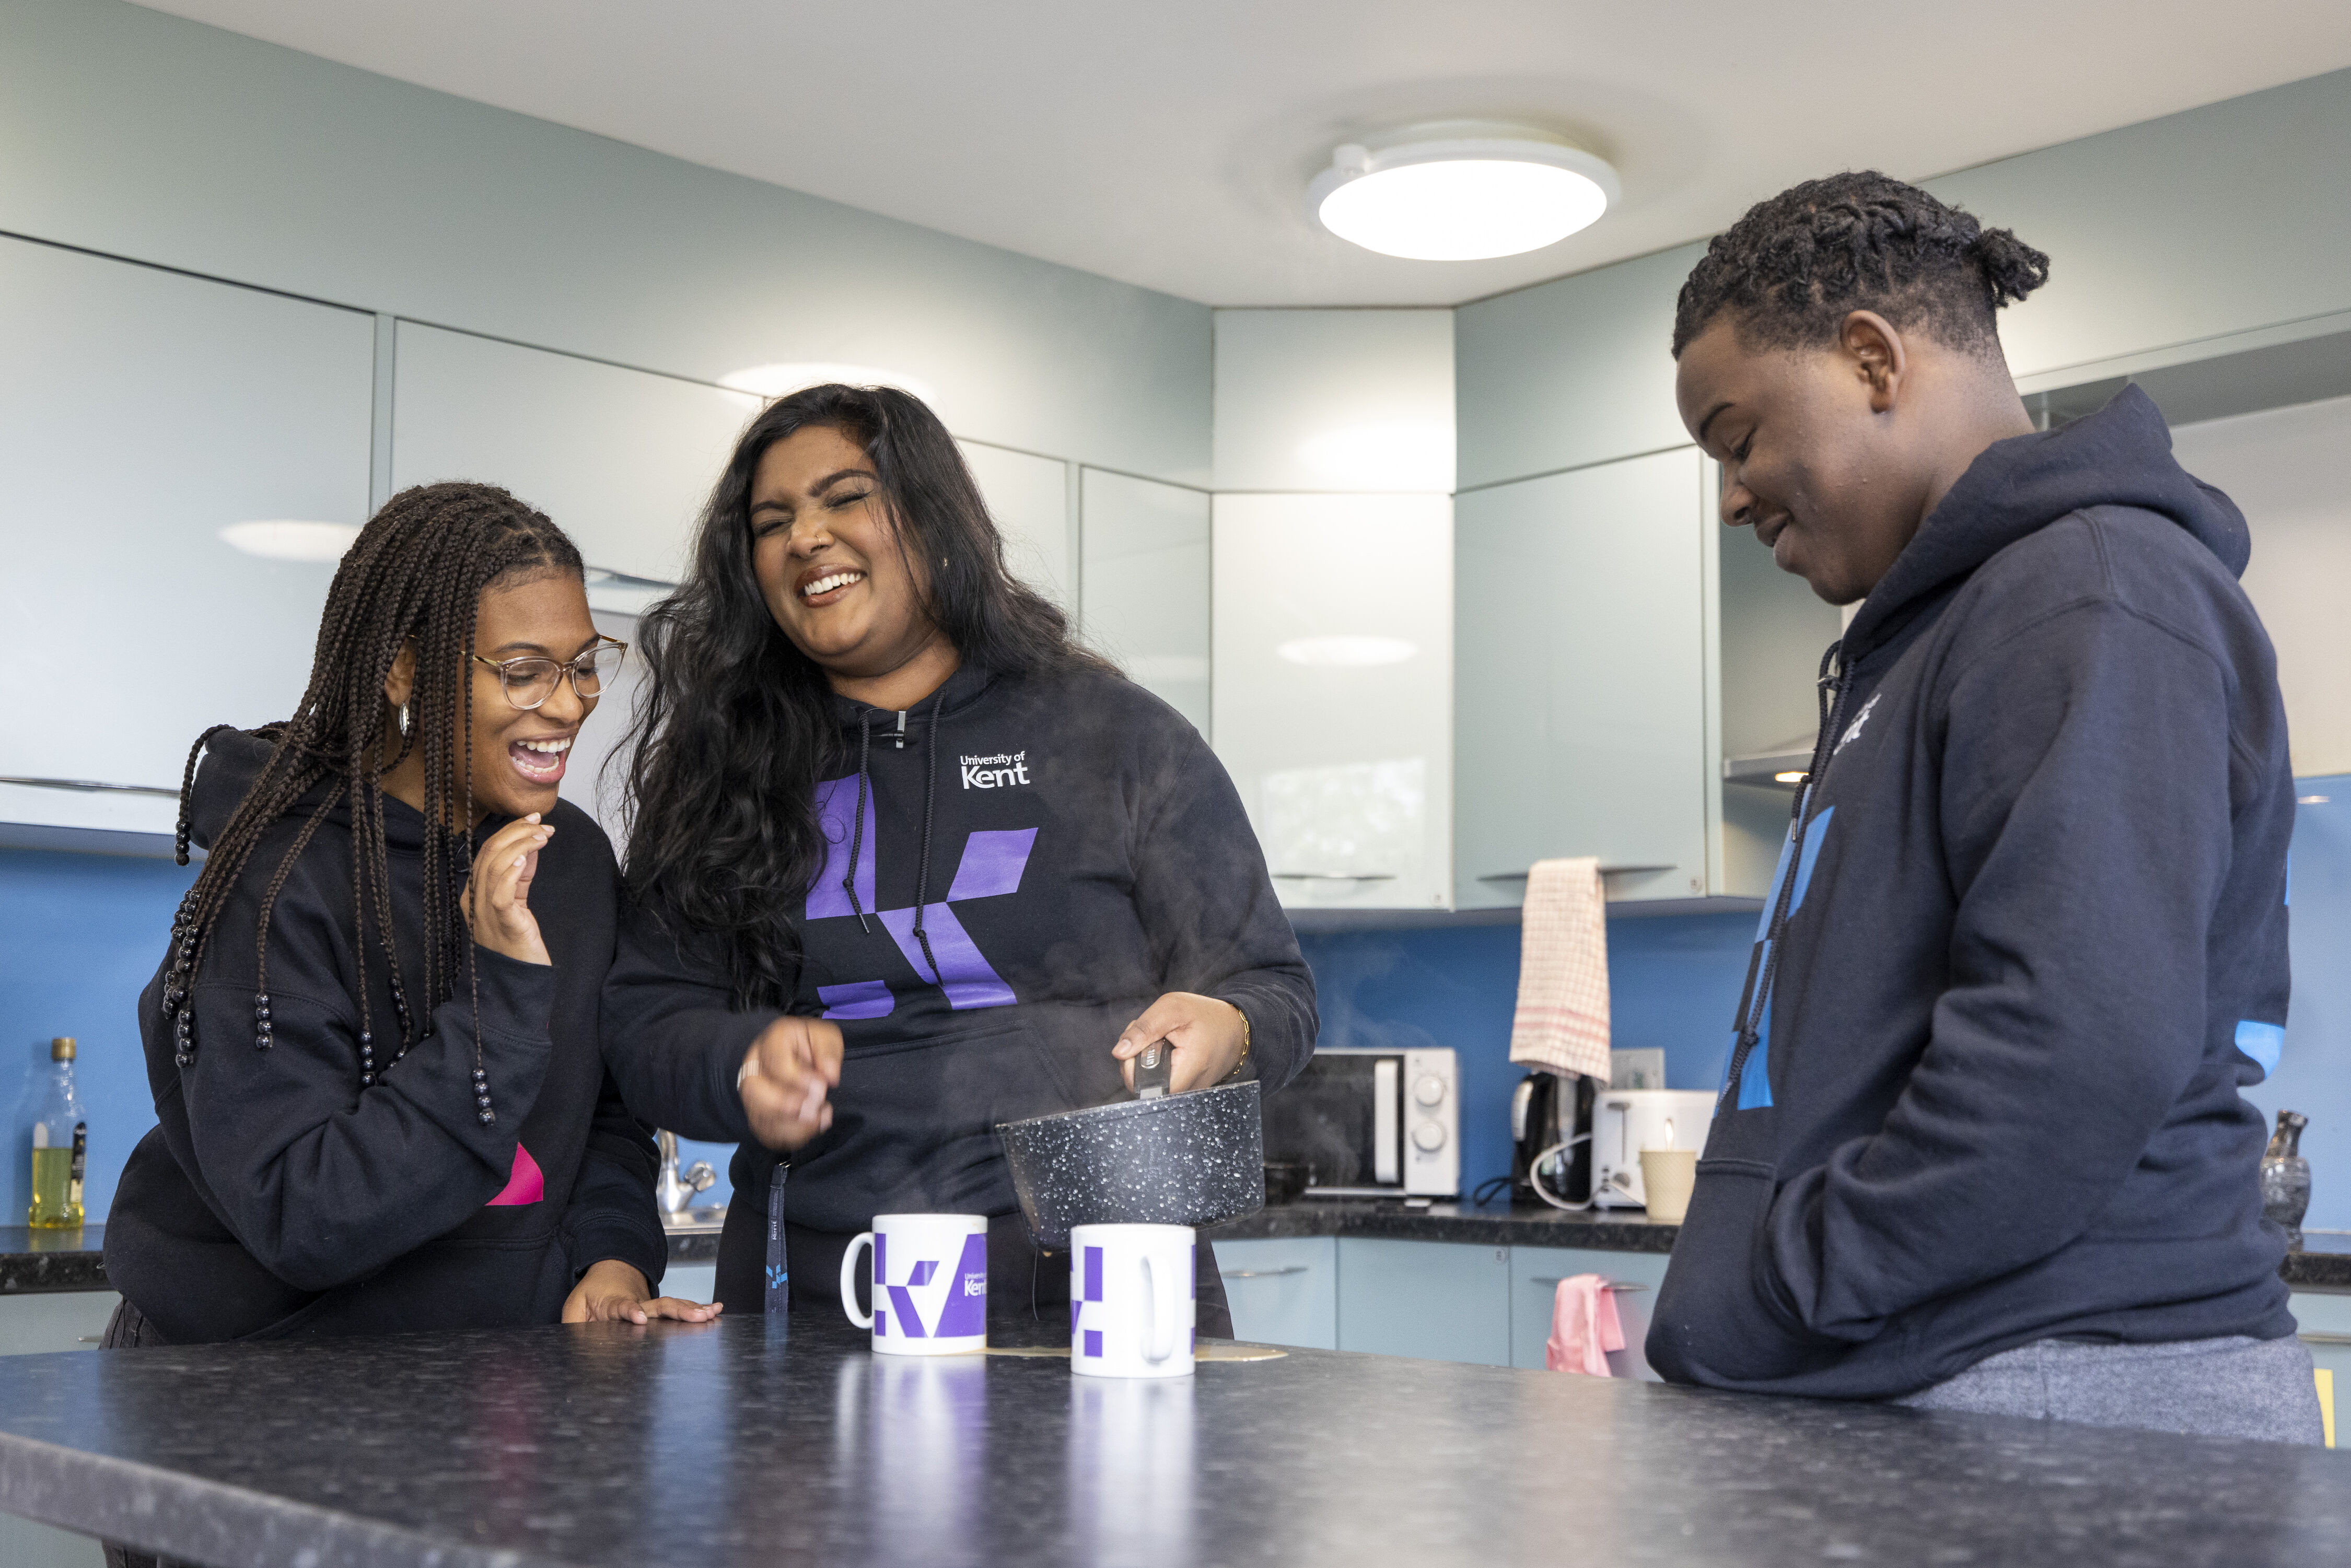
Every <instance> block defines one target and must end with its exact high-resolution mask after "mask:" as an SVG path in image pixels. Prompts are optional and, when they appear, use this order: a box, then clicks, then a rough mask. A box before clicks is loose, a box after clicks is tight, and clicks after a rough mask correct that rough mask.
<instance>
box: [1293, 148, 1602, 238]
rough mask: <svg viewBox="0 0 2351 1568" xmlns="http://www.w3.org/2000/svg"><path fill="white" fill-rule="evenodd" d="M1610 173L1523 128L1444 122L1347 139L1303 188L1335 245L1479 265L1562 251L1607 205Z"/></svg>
mask: <svg viewBox="0 0 2351 1568" xmlns="http://www.w3.org/2000/svg"><path fill="white" fill-rule="evenodd" d="M1621 194H1622V189H1621V187H1620V186H1619V185H1618V184H1617V181H1616V171H1615V170H1614V168H1612V167H1610V166H1609V164H1608V162H1606V161H1605V160H1604V159H1601V158H1596V157H1594V156H1593V154H1591V153H1589V152H1585V151H1584V150H1583V148H1581V147H1577V146H1574V145H1573V144H1572V143H1570V142H1569V141H1567V140H1566V139H1565V138H1563V137H1559V136H1553V135H1552V134H1551V133H1550V132H1549V131H1533V130H1530V129H1528V128H1527V127H1525V126H1523V125H1500V124H1496V123H1494V122H1493V121H1490V120H1441V121H1438V122H1437V123H1435V124H1430V125H1416V126H1411V127H1408V128H1406V129H1405V130H1403V131H1393V132H1390V133H1388V134H1387V135H1384V136H1381V137H1375V138H1367V139H1365V140H1364V141H1351V142H1348V143H1347V144H1346V145H1345V146H1343V147H1341V148H1339V149H1338V150H1337V151H1336V152H1332V155H1331V166H1330V167H1329V168H1328V169H1325V170H1323V171H1322V172H1321V173H1320V174H1317V175H1316V176H1315V177H1314V183H1312V184H1311V185H1309V186H1308V187H1307V190H1306V204H1307V209H1308V210H1309V211H1310V212H1311V213H1312V214H1314V216H1315V217H1316V218H1318V219H1319V220H1321V222H1322V226H1323V227H1324V228H1327V229H1329V230H1330V231H1331V232H1332V234H1334V235H1338V236H1339V237H1340V238H1341V239H1343V240H1350V241H1352V242H1353V243H1354V244H1356V245H1359V246H1363V247H1364V249H1365V250H1375V251H1377V252H1379V253H1380V254H1381V255H1382V256H1403V257H1405V258H1406V259H1407V260H1411V261H1479V260H1483V259H1485V258H1486V257H1489V256H1517V255H1520V253H1521V252H1525V251H1530V250H1541V248H1542V247H1543V246H1547V245H1557V244H1558V243H1559V242H1560V241H1561V240H1563V239H1565V238H1566V237H1567V236H1568V235H1572V234H1574V233H1575V232H1576V231H1577V230H1579V229H1584V228H1589V227H1591V226H1592V225H1593V224H1594V223H1596V222H1598V221H1599V218H1600V215H1601V214H1603V213H1605V212H1606V211H1607V210H1608V209H1609V207H1610V206H1612V205H1613V204H1614V203H1615V201H1616V199H1617V198H1618V196H1619V195H1621Z"/></svg>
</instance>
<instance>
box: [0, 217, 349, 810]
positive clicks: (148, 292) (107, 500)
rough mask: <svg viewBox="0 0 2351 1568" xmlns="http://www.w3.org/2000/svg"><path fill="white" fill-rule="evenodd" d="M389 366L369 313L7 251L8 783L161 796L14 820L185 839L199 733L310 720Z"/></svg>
mask: <svg viewBox="0 0 2351 1568" xmlns="http://www.w3.org/2000/svg"><path fill="white" fill-rule="evenodd" d="M374 357H375V329H374V323H373V320H372V319H371V318H369V317H367V316H364V315H360V314H358V313H356V312H353V311H349V310H339V309H335V308H330V307H328V306H322V305H312V304H307V303H304V302H301V301H298V300H293V299H287V298H282V297H280V296H277V295H273V294H266V293H262V292H259V291H257V290H254V289H248V288H237V287H231V286H228V285H225V284H218V283H210V282H205V281H204V280H202V279H198V278H193V277H183V276H181V275H178V274H175V273H169V272H162V271H158V270H156V269H154V268H152V267H138V266H134V265H131V264H130V263H126V262H119V261H109V260H103V259H100V258H98V257H95V256H85V255H81V254H78V253H76V252H73V251H66V250H58V249H55V248H52V247H50V246H40V245H34V244H30V243H27V242H24V241H19V240H13V239H0V363H5V366H6V373H5V375H0V549H5V552H6V561H7V565H6V568H5V571H0V667H5V670H6V672H7V674H6V692H7V698H6V709H5V713H6V717H5V723H0V775H7V776H12V777H32V778H42V779H81V780H90V781H96V782H102V783H109V784H129V785H139V786H144V787H147V788H148V789H152V790H154V791H157V792H156V793H152V794H143V795H141V794H125V793H122V792H120V791H107V792H89V791H73V790H63V789H40V788H27V787H25V786H21V785H5V784H0V821H8V822H13V823H21V824H34V825H37V826H42V827H48V828H63V829H96V830H101V831H107V830H111V831H130V832H146V833H168V832H170V831H172V821H173V819H174V816H175V815H176V807H175V804H174V802H173V800H172V798H171V792H172V791H174V790H176V789H177V788H178V786H179V782H180V773H181V768H182V767H183V763H184V761H185V758H186V756H187V751H188V747H189V745H190V744H191V743H192V742H193V740H194V739H195V737H196V736H197V735H198V734H199V733H201V732H202V731H203V730H204V728H206V727H209V726H211V725H214V724H236V725H241V726H246V727H251V726H254V725H258V724H262V723H266V722H267V721H269V720H271V719H278V718H284V717H286V716H287V715H288V714H289V713H291V712H292V711H293V709H294V706H295V705H296V703H297V702H298V701H299V700H300V697H301V695H302V689H303V687H304V685H306V684H307V682H308V675H309V670H310V655H311V651H312V644H313V643H315V641H316V639H317V636H318V627H319V610H320V608H321V606H322V605H323V604H324V602H325V600H326V592H327V586H328V584H329V581H331V580H332V579H333V576H334V570H335V561H336V559H337V557H338V556H339V555H340V553H341V546H342V544H343V543H344V542H346V541H347V539H348V538H349V533H350V531H353V530H356V529H357V528H358V526H359V525H360V524H361V523H363V522H364V521H366V518H367V505H368V459H369V434H370V422H371V407H372V387H373V371H374ZM246 523H265V524H266V523H298V524H313V525H316V524H325V525H330V526H329V527H328V528H248V529H238V528H236V525H239V524H246ZM224 530H234V531H231V532H227V533H225V532H224Z"/></svg>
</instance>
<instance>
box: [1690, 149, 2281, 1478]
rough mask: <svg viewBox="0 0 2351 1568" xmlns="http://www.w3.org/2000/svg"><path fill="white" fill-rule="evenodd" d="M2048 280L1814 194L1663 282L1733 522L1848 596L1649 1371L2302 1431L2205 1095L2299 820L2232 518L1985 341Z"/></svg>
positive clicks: (1973, 230)
mask: <svg viewBox="0 0 2351 1568" xmlns="http://www.w3.org/2000/svg"><path fill="white" fill-rule="evenodd" d="M2048 267H2049V263H2048V258H2047V257H2046V256H2043V255H2042V254H2041V253H2040V252H2038V251H2036V250H2033V249H2032V248H2031V247H2030V246H2025V245H2023V244H2022V242H2020V241H2019V240H2018V239H2017V238H2016V237H2015V236H2014V235H2011V234H2009V233H2007V232H2006V231H2004V230H1985V229H1982V228H1981V227H1980V225H1978V224H1977V223H1976V221H1975V220H1974V219H1973V218H1970V217H1969V216H1968V215H1967V214H1964V213H1960V212H1957V211H1955V210H1953V209H1951V208H1949V207H1947V206H1945V205H1943V204H1941V203H1940V202H1938V201H1937V200H1935V198H1933V197H1932V196H1929V195H1928V194H1927V193H1925V192H1923V191H1919V190H1917V189H1914V188H1913V187H1910V186H1907V185H1904V184H1901V183H1896V182H1895V181H1892V180H1889V179H1886V177H1885V176H1883V175H1880V174H1844V175H1838V176H1836V177H1834V178H1833V179H1828V180H1821V181H1815V182H1812V183H1807V184H1803V185H1799V186H1797V187H1795V188H1794V189H1792V190H1790V191H1787V192H1785V193H1782V194H1781V195H1778V196H1775V197H1773V198H1772V199H1771V200H1770V201H1768V202H1765V203H1763V204H1761V205H1759V206H1757V207H1755V208H1754V209H1753V210H1752V211H1750V213H1748V214H1747V215H1746V216H1745V217H1744V218H1742V219H1741V220H1740V222H1739V224H1738V225H1736V226H1734V227H1733V228H1732V229H1730V230H1729V232H1728V233H1727V234H1725V235H1722V236H1721V237H1720V238H1719V239H1717V240H1716V241H1715V242H1714V244H1713V245H1712V246H1710V247H1709V248H1708V252H1707V255H1706V257H1705V259H1704V260H1703V261H1701V262H1700V263H1699V264H1698V267H1697V268H1696V269H1695V270H1694V271H1693V272H1692V273H1691V274H1690V277H1689V280H1688V282H1687V284H1686V285H1685V286H1684V287H1683V289H1682V294H1681V300H1680V306H1679V308H1678V310H1677V316H1676V320H1675V324H1674V354H1675V357H1676V359H1677V361H1679V365H1680V370H1679V380H1678V383H1677V396H1678V399H1679V402H1680V406H1681V413H1682V417H1683V419H1684V421H1685V422H1686V423H1687V425H1688V427H1689V429H1690V432H1691V434H1692V435H1693V436H1695V437H1696V438H1697V440H1698V443H1699V444H1700V445H1701V446H1703V447H1704V448H1705V449H1706V451H1707V452H1708V454H1710V455H1713V456H1714V457H1716V458H1717V459H1718V460H1719V461H1720V462H1721V464H1722V465H1723V495H1722V515H1723V519H1724V521H1725V522H1727V523H1729V524H1730V525H1732V526H1734V527H1737V526H1748V527H1752V528H1754V530H1755V535H1756V538H1757V540H1758V542H1759V543H1761V545H1763V546H1764V547H1765V548H1767V549H1770V550H1771V552H1772V555H1773V557H1774V559H1776V560H1777V561H1778V563H1779V565H1780V567H1781V569H1782V570H1785V571H1789V572H1793V573H1795V574H1797V575H1799V576H1801V577H1802V578H1803V579H1804V580H1806V581H1807V582H1809V583H1810V584H1811V585H1812V587H1813V591H1815V592H1816V593H1818V594H1819V595H1820V596H1821V597H1822V598H1823V599H1824V600H1827V601H1829V602H1830V603H1833V604H1851V603H1853V602H1854V601H1860V607H1859V609H1858V611H1857V612H1855V614H1854V616H1853V619H1852V622H1851V623H1850V625H1849V626H1848V628H1847V630H1846V632H1845V635H1844V639H1843V641H1842V643H1839V644H1838V645H1837V647H1836V648H1834V649H1833V650H1831V654H1830V656H1829V658H1828V659H1826V660H1824V662H1823V670H1822V674H1823V684H1822V688H1823V689H1822V707H1823V719H1822V726H1821V732H1820V740H1819V745H1818V747H1817V749H1816V750H1815V752H1814V755H1813V765H1812V768H1811V771H1810V774H1809V778H1808V781H1807V782H1806V784H1805V785H1804V786H1803V787H1802V791H1801V795H1800V799H1799V800H1798V803H1797V806H1796V810H1795V821H1794V823H1793V826H1792V829H1791V831H1790V835H1789V845H1788V849H1787V851H1786V852H1785V853H1784V854H1783V856H1782V861H1781V867H1780V872H1779V875H1778V879H1777V882H1776V884H1775V887H1774V890H1773V896H1772V899H1771V903H1770V904H1769V905H1768V906H1767V909H1766V913H1765V915H1764V920H1763V928H1762V930H1761V933H1760V935H1759V939H1758V941H1757V943H1756V946H1755V951H1754V956H1753V961H1752V964H1751V967H1750V971H1749V974H1748V979H1747V986H1746V992H1745V995H1744V996H1743V998H1741V1002H1740V1016H1739V1019H1738V1020H1737V1033H1736V1037H1735V1040H1734V1042H1733V1045H1732V1049H1731V1057H1730V1062H1729V1068H1728V1071H1727V1072H1726V1076H1725V1082H1724V1091H1723V1096H1722V1100H1721V1102H1720V1103H1719V1107H1718V1110H1717V1113H1716V1117H1715V1123H1714V1126H1713V1129H1712V1131H1711V1132H1710V1134H1708V1142H1707V1146H1706V1157H1705V1159H1704V1160H1703V1161H1702V1162H1701V1163H1700V1165H1699V1166H1698V1190H1697V1194H1696V1196H1695V1197H1694V1198H1693V1200H1692V1202H1691V1205H1690V1210H1689V1216H1688V1218H1687V1222H1686V1223H1685V1225H1684V1226H1683V1228H1682V1231H1681V1236H1680V1239H1679V1240H1678V1242H1677V1244H1676V1246H1675V1249H1674V1257H1673V1263H1672V1267H1671V1268H1670V1270H1668V1272H1667V1277H1666V1282H1665V1286H1664V1289H1663V1291H1662V1292H1661V1294H1660V1296H1659V1300H1658V1302H1657V1311H1656V1319H1655V1322H1654V1324H1653V1326H1652V1327H1651V1329H1650V1333H1649V1340H1648V1355H1649V1360H1650V1361H1651V1363H1652V1364H1654V1365H1656V1367H1657V1368H1658V1370H1659V1371H1661V1372H1662V1373H1664V1374H1665V1375H1667V1377H1670V1378H1673V1379H1675V1380H1677V1381H1680V1382H1688V1383H1701V1384H1708V1385H1714V1386H1717V1387H1722V1388H1738V1389H1750V1390H1759V1391H1770V1392H1774V1393H1786V1394H1804V1395H1818V1396H1832V1397H1844V1398H1856V1399H1894V1400H1898V1401H1900V1402H1902V1403H1906V1404H1910V1405H1917V1406H1928V1407H1932V1408H1944V1409H1963V1410H1975V1411H1991V1412H2001V1413H2007V1414H2013V1415H2023V1416H2040V1417H2043V1418H2051V1419H2058V1420H2074V1421H2085V1422H2093V1423H2098V1424H2105V1425H2118V1426H2142V1427H2161V1428H2167V1429H2170V1430H2176V1431H2195V1432H2204V1433H2214V1434H2226V1435H2234V1436H2241V1437H2264V1438H2271V1439H2276V1440H2282V1441H2292V1442H2315V1441H2317V1440H2318V1438H2319V1430H2320V1423H2319V1416H2318V1408H2317V1402H2316V1398H2315V1395H2314V1389H2313V1386H2312V1379H2311V1362H2310V1357H2309V1354H2308V1353H2307V1352H2306V1351H2305V1350H2304V1348H2303V1347H2302V1345H2301V1343H2299V1341H2297V1339H2296V1338H2295V1337H2294V1318H2293V1316H2292V1314H2291V1313H2290V1312H2288V1311H2287V1307H2286V1291H2285V1287H2284V1285H2283V1283H2282V1282H2281V1281H2280V1280H2279V1278H2278V1261H2279V1259H2280V1257H2281V1255H2282V1253H2283V1237H2282V1236H2281V1234H2280V1233H2279V1231H2278V1230H2277V1229H2276V1228H2274V1227H2271V1226H2268V1225H2266V1224H2265V1223H2264V1222H2263V1221H2262V1212H2261V1197H2260V1193H2259V1189H2258V1185H2257V1180H2256V1173H2257V1168H2258V1165H2259V1161H2260V1157H2261V1151H2262V1117H2261V1115H2260V1113H2258V1112H2257V1111H2256V1110H2255V1109H2254V1108H2253V1107H2252V1105H2251V1104H2249V1103H2246V1102H2245V1101H2244V1100H2243V1099H2242V1098H2241V1096H2240V1094H2239V1090H2240V1089H2241V1088H2242V1087H2243V1086H2245V1085H2247V1084H2251V1083H2256V1082H2260V1081H2261V1079H2262V1076H2263V1074H2264V1073H2265V1072H2266V1071H2268V1070H2269V1069H2270V1068H2271V1067H2272V1066H2273V1065H2274V1064H2275V1061H2276V1059H2277V1051H2278V1047H2279V1044H2280V1042H2281V1040H2282V1038H2283V1025H2284V1023H2285V1008H2286V991H2287V967H2286V910H2285V859H2286V844H2287V839H2288V836H2289V834H2290V832H2291V831H2292V828H2293V819H2294V790H2293V780H2292V777H2291V774H2290V771H2289V768H2288V765H2287V758H2286V729H2285V714H2284V710H2283V706H2282V705H2281V703H2280V701H2279V696H2278V686H2277V676H2276V665H2275V659H2274V657H2273V654H2272V652H2271V649H2270V643H2269V639H2268V637H2267V635H2266V634H2265V633H2264V632H2262V624H2261V622H2260V619H2259V618H2258V617H2257V616H2256V615H2255V614H2254V612H2253V609H2252V605H2251V603H2249V602H2248V601H2247V600H2246V598H2245V595H2244V593H2243V591H2241V589H2240V588H2239V587H2238V585H2237V575H2238V573H2239V572H2240V571H2241V570H2243V568H2244V565H2245V560H2246V557H2247V554H2248V543H2249V541H2248V538H2247V534H2246V528H2245V522H2244V518H2243V517H2242V516H2241V514H2240V513H2239V512H2238V510H2237V508H2236V507H2234V506H2232V505H2231V503H2230V501H2229V499H2228V498H2227V497H2225V496H2222V495H2221V494H2220V493H2219V492H2218V491H2216V490H2213V489H2211V488H2210V486H2205V485H2202V484H2199V482H2198V481H2196V480H2195V479H2193V478H2191V477H2190V476H2189V475H2188V474H2186V473H2185V472H2183V471H2182V470H2181V469H2180V467H2179V465H2178V464H2176V463H2175V462H2174V461H2173V460H2172V457H2171V453H2170V435H2169V432H2168V430H2167V429H2166V427H2165V425H2164V423H2163V420H2162V417H2161V415H2159V414H2158V413H2157V412H2156V409H2155V407H2154V405H2153V404H2152V403H2150V402H2148V401H2147V397H2146V396H2145V394H2143V393H2141V392H2138V391H2137V390H2136V389H2132V390H2128V391H2126V392H2123V393H2122V394H2121V395H2120V396H2119V397H2117V398H2116V399H2115V401H2114V402H2111V403H2109V404H2108V405H2107V406H2106V407H2105V409H2103V410H2101V411H2100V412H2099V413H2095V414H2092V415H2091V416H2089V417H2088V418H2086V419H2083V420H2079V421H2076V422H2075V423H2072V424H2069V425H2066V426H2064V427H2063V428H2061V429H2057V430H2052V431H2045V432H2041V431H2035V430H2034V428H2033V426H2032V421H2031V419H2030V418H2029V417H2028V416H2027V415H2026V413H2025V412H2024V409H2023V406H2022V403H2021V402H2019V400H2018V398H2017V395H2016V391H2015V387H2014V385H2013V383H2012V382H2011V379H2010V377H2009V373H2008V367H2007V364H2006V361H2004V359H2003V358H2002V356H2001V348H2000V339H1999V335H1998V332H1997V330H1996V328H1995V325H1994V320H1993V313H1994V311H1995V310H1996V309H1997V308H1999V307H2000V306H2001V305H2003V304H2005V303H2007V302H2008V301H2010V300H2011V299H2018V298H2022V297H2023V296H2024V295H2025V294H2026V293H2027V292H2029V291H2030V290H2031V289H2032V288H2034V287H2038V286H2039V285H2040V284H2041V283H2042V282H2043V280H2044V279H2045V278H2046V277H2047V276H2048Z"/></svg>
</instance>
